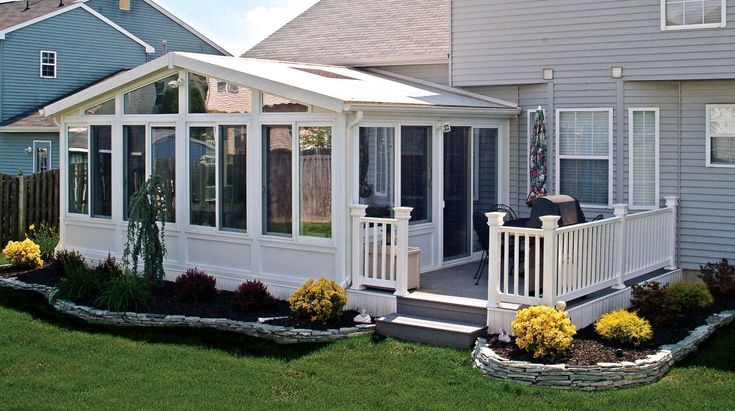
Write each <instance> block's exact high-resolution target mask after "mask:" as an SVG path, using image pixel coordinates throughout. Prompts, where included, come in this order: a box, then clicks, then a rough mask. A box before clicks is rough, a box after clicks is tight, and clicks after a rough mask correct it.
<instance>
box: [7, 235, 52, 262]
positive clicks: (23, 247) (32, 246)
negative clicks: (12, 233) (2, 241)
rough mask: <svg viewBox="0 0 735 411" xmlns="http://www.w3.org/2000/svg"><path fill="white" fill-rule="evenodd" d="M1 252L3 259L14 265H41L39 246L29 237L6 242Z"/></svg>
mask: <svg viewBox="0 0 735 411" xmlns="http://www.w3.org/2000/svg"><path fill="white" fill-rule="evenodd" d="M3 254H4V255H5V259H6V260H8V262H9V263H10V264H12V265H14V266H16V267H21V268H36V267H41V266H42V265H43V260H42V259H41V248H40V247H38V244H36V243H34V242H33V241H32V240H31V239H29V238H26V239H25V240H23V241H10V242H8V245H7V246H6V247H5V249H4V250H3Z"/></svg>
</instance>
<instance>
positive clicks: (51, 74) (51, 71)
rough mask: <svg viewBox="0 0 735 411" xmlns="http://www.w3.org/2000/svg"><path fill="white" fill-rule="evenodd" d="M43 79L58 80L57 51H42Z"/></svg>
mask: <svg viewBox="0 0 735 411" xmlns="http://www.w3.org/2000/svg"><path fill="white" fill-rule="evenodd" d="M41 78H56V52H55V51H41Z"/></svg>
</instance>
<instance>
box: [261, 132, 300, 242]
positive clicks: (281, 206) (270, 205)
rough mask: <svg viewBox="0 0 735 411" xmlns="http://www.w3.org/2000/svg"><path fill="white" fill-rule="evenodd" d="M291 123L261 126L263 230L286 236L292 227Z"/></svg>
mask: <svg viewBox="0 0 735 411" xmlns="http://www.w3.org/2000/svg"><path fill="white" fill-rule="evenodd" d="M291 132H292V130H291V126H263V160H264V161H263V186H264V189H265V196H264V197H263V201H264V204H263V211H264V212H263V221H264V224H263V232H264V233H265V234H279V235H287V236H290V235H291V234H292V233H293V227H292V221H293V219H292V191H291V190H292V181H291V177H292V176H291V172H292V170H293V169H292V153H293V135H292V133H291Z"/></svg>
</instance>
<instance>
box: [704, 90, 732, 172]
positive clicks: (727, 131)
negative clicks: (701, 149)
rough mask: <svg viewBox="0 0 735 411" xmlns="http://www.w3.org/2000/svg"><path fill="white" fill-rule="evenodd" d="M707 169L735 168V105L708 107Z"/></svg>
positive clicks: (711, 105) (713, 105) (712, 105)
mask: <svg viewBox="0 0 735 411" xmlns="http://www.w3.org/2000/svg"><path fill="white" fill-rule="evenodd" d="M707 167H735V104H710V105H707Z"/></svg>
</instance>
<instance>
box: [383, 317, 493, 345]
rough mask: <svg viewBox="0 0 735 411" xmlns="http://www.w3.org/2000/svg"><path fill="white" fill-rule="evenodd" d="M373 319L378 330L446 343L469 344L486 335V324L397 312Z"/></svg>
mask: <svg viewBox="0 0 735 411" xmlns="http://www.w3.org/2000/svg"><path fill="white" fill-rule="evenodd" d="M376 323H377V327H376V332H377V333H378V334H381V335H384V336H387V337H394V338H398V339H402V340H408V341H415V342H421V343H425V344H431V345H441V346H445V347H456V348H470V347H472V346H473V345H474V344H475V341H476V340H477V338H479V337H482V336H486V335H487V326H478V325H476V324H468V323H461V322H448V321H443V320H438V319H432V318H425V317H417V316H410V315H403V314H398V313H394V314H390V315H388V316H385V317H382V318H378V319H377V320H376Z"/></svg>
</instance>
